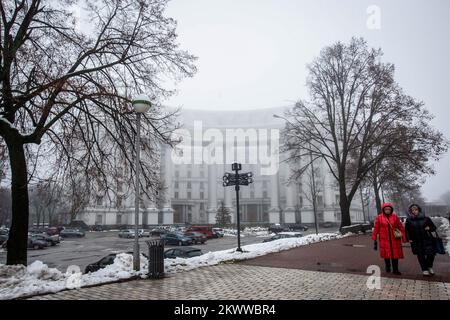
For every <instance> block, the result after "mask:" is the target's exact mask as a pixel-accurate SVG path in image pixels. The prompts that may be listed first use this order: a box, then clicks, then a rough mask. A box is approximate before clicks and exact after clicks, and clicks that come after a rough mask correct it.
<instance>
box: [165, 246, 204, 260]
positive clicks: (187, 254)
mask: <svg viewBox="0 0 450 320" xmlns="http://www.w3.org/2000/svg"><path fill="white" fill-rule="evenodd" d="M202 254H203V253H202V250H200V249H197V248H193V247H182V248H174V249H169V250H166V252H164V258H169V259H174V258H192V257H198V256H201V255H202Z"/></svg>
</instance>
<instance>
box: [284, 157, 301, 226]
mask: <svg viewBox="0 0 450 320" xmlns="http://www.w3.org/2000/svg"><path fill="white" fill-rule="evenodd" d="M284 171H285V176H286V179H285V180H286V181H285V188H286V190H285V192H286V207H285V208H284V210H283V218H284V223H295V222H296V219H295V206H296V204H297V194H298V192H297V185H296V183H295V181H289V178H290V177H291V175H292V173H293V172H292V170H291V166H290V165H289V164H285V165H284Z"/></svg>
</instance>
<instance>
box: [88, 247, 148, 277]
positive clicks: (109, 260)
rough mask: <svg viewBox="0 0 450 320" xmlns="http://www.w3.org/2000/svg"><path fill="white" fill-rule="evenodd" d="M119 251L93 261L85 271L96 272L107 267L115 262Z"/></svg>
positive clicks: (129, 252) (130, 252)
mask: <svg viewBox="0 0 450 320" xmlns="http://www.w3.org/2000/svg"><path fill="white" fill-rule="evenodd" d="M127 253H128V254H133V251H128V252H127ZM117 255H118V253H111V254H108V255H107V256H105V257H103V258H101V259H100V260H98V261H97V262H94V263H91V264H89V265H87V266H86V268H85V269H84V272H85V273H89V272H95V271H98V270H100V269H103V268H105V267H106V266H108V265H110V264H113V263H114V259H116V257H117ZM143 255H144V256H145V257H147V255H146V254H144V253H143Z"/></svg>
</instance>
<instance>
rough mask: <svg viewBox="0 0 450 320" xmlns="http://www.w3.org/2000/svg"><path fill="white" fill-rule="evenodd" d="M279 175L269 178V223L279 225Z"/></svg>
mask: <svg viewBox="0 0 450 320" xmlns="http://www.w3.org/2000/svg"><path fill="white" fill-rule="evenodd" d="M278 182H279V174H278V172H277V173H276V174H273V175H271V176H270V208H269V222H270V223H280V203H279V191H278Z"/></svg>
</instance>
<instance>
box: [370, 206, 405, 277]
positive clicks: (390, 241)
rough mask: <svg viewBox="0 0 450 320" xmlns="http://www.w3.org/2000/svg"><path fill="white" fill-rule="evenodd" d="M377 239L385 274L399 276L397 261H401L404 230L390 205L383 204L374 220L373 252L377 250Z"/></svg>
mask: <svg viewBox="0 0 450 320" xmlns="http://www.w3.org/2000/svg"><path fill="white" fill-rule="evenodd" d="M377 239H379V244H380V248H379V249H380V256H381V258H383V259H384V262H385V267H386V272H391V267H392V272H393V273H394V274H395V275H401V273H400V271H399V269H398V260H399V259H403V258H404V256H403V249H402V242H406V236H405V229H404V227H403V224H402V223H401V221H400V219H399V217H398V216H397V215H396V214H395V213H394V206H393V205H392V204H391V203H383V205H382V206H381V213H380V214H379V215H378V217H377V218H376V219H375V225H374V229H373V233H372V240H373V241H374V250H377V249H378V242H377Z"/></svg>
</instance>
